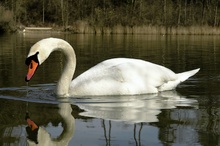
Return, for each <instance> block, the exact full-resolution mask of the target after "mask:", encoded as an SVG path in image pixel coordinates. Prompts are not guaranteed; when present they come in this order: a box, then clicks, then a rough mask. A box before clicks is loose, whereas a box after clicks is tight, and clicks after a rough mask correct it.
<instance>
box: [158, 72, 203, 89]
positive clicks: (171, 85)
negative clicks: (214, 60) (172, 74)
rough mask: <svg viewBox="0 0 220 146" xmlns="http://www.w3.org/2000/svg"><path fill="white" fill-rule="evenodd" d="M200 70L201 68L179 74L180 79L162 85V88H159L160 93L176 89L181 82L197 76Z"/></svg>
mask: <svg viewBox="0 0 220 146" xmlns="http://www.w3.org/2000/svg"><path fill="white" fill-rule="evenodd" d="M199 70H200V68H198V69H194V70H190V71H186V72H182V73H178V74H177V76H178V77H177V79H176V80H171V81H168V82H166V83H164V84H162V85H161V86H159V87H158V91H167V90H173V89H175V88H176V86H177V85H178V84H180V83H181V82H184V81H185V80H187V79H188V78H189V77H191V76H193V75H194V74H196V73H197V72H198V71H199Z"/></svg>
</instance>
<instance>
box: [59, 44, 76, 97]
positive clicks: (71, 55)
mask: <svg viewBox="0 0 220 146" xmlns="http://www.w3.org/2000/svg"><path fill="white" fill-rule="evenodd" d="M55 50H60V51H62V52H63V53H64V55H65V56H66V65H65V67H64V69H63V73H62V75H61V77H60V79H59V81H58V83H57V90H56V94H57V95H58V96H65V97H68V96H69V87H70V83H71V81H72V78H73V75H74V72H75V68H76V55H75V52H74V50H73V48H72V46H71V45H70V44H69V43H67V42H60V43H59V44H58V46H57V48H56V49H55Z"/></svg>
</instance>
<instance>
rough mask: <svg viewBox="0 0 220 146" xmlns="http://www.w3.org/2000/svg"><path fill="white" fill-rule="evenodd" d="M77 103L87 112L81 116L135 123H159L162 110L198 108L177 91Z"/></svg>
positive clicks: (99, 98) (196, 104) (95, 99)
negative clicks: (185, 107) (183, 107)
mask: <svg viewBox="0 0 220 146" xmlns="http://www.w3.org/2000/svg"><path fill="white" fill-rule="evenodd" d="M76 103H77V105H78V106H79V107H80V108H81V109H84V110H85V112H82V113H80V115H83V116H87V117H96V118H102V119H108V120H119V121H129V122H134V123H139V122H157V121H158V118H157V115H158V114H159V113H160V112H161V109H173V108H176V107H178V106H187V107H193V108H197V106H198V102H197V101H196V100H193V99H187V98H185V97H182V96H181V95H180V94H178V93H177V92H176V91H167V92H161V93H159V94H150V95H137V96H115V97H110V96H109V97H92V98H88V99H84V100H80V101H77V102H76Z"/></svg>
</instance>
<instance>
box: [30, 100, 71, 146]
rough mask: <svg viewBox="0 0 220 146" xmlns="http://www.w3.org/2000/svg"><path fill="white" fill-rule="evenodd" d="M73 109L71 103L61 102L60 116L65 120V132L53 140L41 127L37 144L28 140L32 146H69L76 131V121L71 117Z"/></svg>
mask: <svg viewBox="0 0 220 146" xmlns="http://www.w3.org/2000/svg"><path fill="white" fill-rule="evenodd" d="M71 112H72V108H71V105H70V103H67V102H61V103H60V104H59V114H60V116H61V117H62V119H63V121H64V122H63V132H62V133H61V135H60V136H59V137H57V138H55V139H54V138H51V136H50V134H49V133H48V132H47V131H46V130H45V129H44V128H43V127H41V126H39V130H38V135H37V143H35V142H34V141H31V140H30V139H27V142H28V144H29V145H30V146H32V145H37V146H56V145H57V146H67V145H68V143H69V141H70V140H71V138H72V136H73V134H74V130H75V119H74V117H73V116H72V115H71Z"/></svg>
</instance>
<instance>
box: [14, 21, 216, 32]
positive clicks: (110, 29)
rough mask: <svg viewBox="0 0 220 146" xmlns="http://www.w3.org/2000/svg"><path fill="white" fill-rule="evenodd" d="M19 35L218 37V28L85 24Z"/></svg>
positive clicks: (25, 29)
mask: <svg viewBox="0 0 220 146" xmlns="http://www.w3.org/2000/svg"><path fill="white" fill-rule="evenodd" d="M17 32H21V33H75V34H131V35H136V34H146V35H220V27H210V26H188V27H183V26H178V27H165V26H150V25H142V26H133V27H130V26H122V25H116V26H113V27H99V26H91V25H87V24H85V23H81V24H80V25H73V26H68V27H66V28H65V29H63V28H62V27H24V28H23V29H19V30H17Z"/></svg>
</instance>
